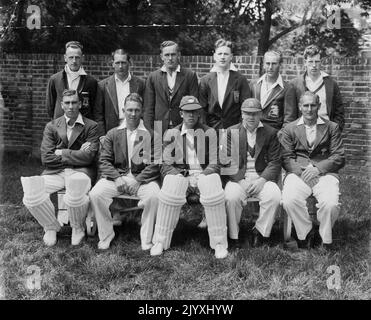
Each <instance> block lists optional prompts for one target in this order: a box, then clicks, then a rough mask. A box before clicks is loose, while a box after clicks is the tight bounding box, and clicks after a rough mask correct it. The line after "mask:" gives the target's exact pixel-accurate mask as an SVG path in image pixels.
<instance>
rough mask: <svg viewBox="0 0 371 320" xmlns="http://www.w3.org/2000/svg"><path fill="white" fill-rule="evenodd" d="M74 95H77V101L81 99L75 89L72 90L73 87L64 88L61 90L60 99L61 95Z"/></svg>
mask: <svg viewBox="0 0 371 320" xmlns="http://www.w3.org/2000/svg"><path fill="white" fill-rule="evenodd" d="M75 95H76V96H77V98H78V99H79V101H81V96H80V94H79V93H78V92H77V90H74V89H65V90H63V92H62V101H63V97H70V96H75Z"/></svg>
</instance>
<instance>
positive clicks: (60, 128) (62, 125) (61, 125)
mask: <svg viewBox="0 0 371 320" xmlns="http://www.w3.org/2000/svg"><path fill="white" fill-rule="evenodd" d="M57 132H58V135H59V136H60V137H61V139H62V141H63V143H64V144H65V145H66V146H68V139H67V125H66V118H65V117H64V116H62V117H61V118H60V119H59V120H58V122H57Z"/></svg>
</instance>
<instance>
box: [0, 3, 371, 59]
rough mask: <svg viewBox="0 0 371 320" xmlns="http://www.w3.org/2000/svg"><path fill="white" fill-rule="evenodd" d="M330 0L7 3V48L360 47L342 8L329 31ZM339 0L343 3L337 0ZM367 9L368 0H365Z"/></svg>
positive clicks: (204, 50)
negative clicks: (170, 43) (73, 43)
mask: <svg viewBox="0 0 371 320" xmlns="http://www.w3.org/2000/svg"><path fill="white" fill-rule="evenodd" d="M326 3H327V1H324V0H297V1H294V0H223V1H222V0H94V1H89V0H28V1H27V0H17V1H11V0H3V1H1V2H0V4H1V9H0V10H1V11H0V19H1V24H2V25H3V29H2V31H1V32H0V34H1V43H0V44H1V49H2V50H3V51H6V52H34V53H41V52H43V53H44V52H46V53H49V52H59V53H61V52H63V50H64V43H65V42H67V41H70V40H72V39H74V40H78V41H81V42H82V43H83V45H84V51H85V53H109V52H111V51H112V50H113V49H115V48H117V47H124V48H126V49H127V50H129V51H130V52H131V53H133V54H135V53H136V54H157V53H158V52H159V49H158V47H159V43H160V42H161V41H163V40H165V39H173V40H175V41H177V42H178V43H179V44H180V46H181V48H182V54H184V55H210V54H211V53H212V51H213V43H214V42H215V40H216V39H217V38H219V37H226V38H228V39H231V40H232V41H233V42H234V44H235V50H234V51H235V54H241V55H242V54H253V53H255V54H259V55H261V54H264V52H265V51H266V50H268V49H269V48H276V49H281V50H283V51H285V53H286V54H288V55H290V54H295V53H296V52H301V51H302V50H303V48H304V47H305V46H306V45H308V44H309V43H316V44H318V45H319V46H320V47H321V48H322V49H323V51H326V52H327V53H328V54H331V55H338V56H339V55H340V56H352V55H356V54H357V52H358V50H359V39H360V37H361V35H362V32H361V31H360V30H357V29H355V28H354V26H353V23H352V21H351V19H350V18H349V16H348V15H347V13H346V12H345V11H344V10H342V13H341V25H342V28H341V29H332V30H330V29H328V28H327V27H326V20H327V18H326V16H325V14H324V11H323V8H324V6H325V5H326ZM332 3H334V4H335V5H336V4H340V1H337V0H334V1H332ZM30 4H34V5H38V6H39V7H40V9H41V24H42V27H41V29H39V30H36V29H34V30H28V29H27V28H26V21H27V18H28V15H27V12H26V10H27V7H28V5H30ZM358 6H359V7H360V8H362V10H364V14H365V15H367V10H370V8H371V2H370V1H369V0H359V1H358Z"/></svg>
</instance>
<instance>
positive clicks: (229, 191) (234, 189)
mask: <svg viewBox="0 0 371 320" xmlns="http://www.w3.org/2000/svg"><path fill="white" fill-rule="evenodd" d="M224 197H225V201H226V202H227V203H231V202H238V201H241V190H240V187H239V185H238V183H235V182H228V183H227V185H226V187H225V190H224Z"/></svg>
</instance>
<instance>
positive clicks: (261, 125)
mask: <svg viewBox="0 0 371 320" xmlns="http://www.w3.org/2000/svg"><path fill="white" fill-rule="evenodd" d="M262 127H264V125H263V123H262V122H261V121H259V124H258V126H257V127H256V128H255V130H254V131H253V132H250V131H249V130H248V129H247V128H246V127H245V126H244V128H245V130H246V132H247V133H250V134H254V133H255V132H256V131H257V130H258V128H262Z"/></svg>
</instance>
